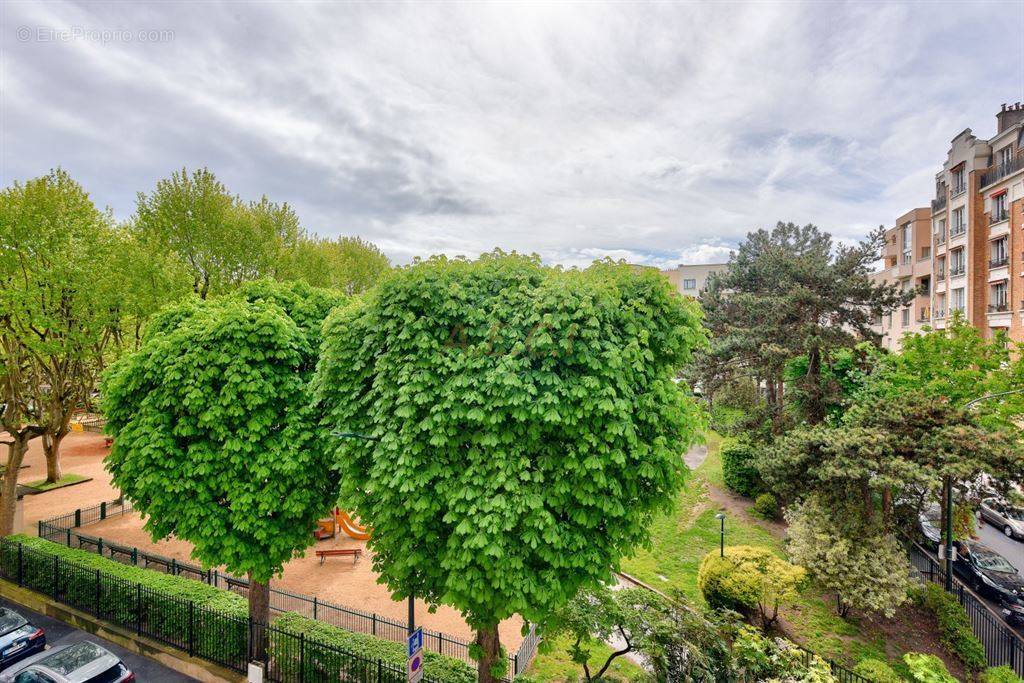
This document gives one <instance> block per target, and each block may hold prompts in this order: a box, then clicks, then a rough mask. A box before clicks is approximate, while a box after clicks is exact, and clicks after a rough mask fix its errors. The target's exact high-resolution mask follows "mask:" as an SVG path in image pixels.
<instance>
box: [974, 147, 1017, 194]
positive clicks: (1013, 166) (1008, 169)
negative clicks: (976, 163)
mask: <svg viewBox="0 0 1024 683" xmlns="http://www.w3.org/2000/svg"><path fill="white" fill-rule="evenodd" d="M1021 168H1024V155H1022V154H1020V153H1018V154H1015V155H1014V156H1013V157H1011V158H1010V160H1009V161H1006V162H1003V163H1001V164H993V165H991V166H989V167H988V168H986V169H985V170H984V171H982V173H981V185H980V187H985V186H986V185H991V184H992V183H994V182H997V181H999V180H1001V179H1003V178H1005V177H1006V176H1008V175H1010V174H1012V173H1016V172H1017V171H1019V170H1020V169H1021Z"/></svg>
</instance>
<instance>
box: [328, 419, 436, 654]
mask: <svg viewBox="0 0 1024 683" xmlns="http://www.w3.org/2000/svg"><path fill="white" fill-rule="evenodd" d="M331 436H333V437H335V438H336V439H362V440H363V441H380V437H379V436H367V435H366V434H358V433H356V432H331ZM415 630H416V597H415V596H414V595H413V594H412V593H409V627H408V629H406V631H407V633H408V635H410V636H411V635H412V632H413V631H415Z"/></svg>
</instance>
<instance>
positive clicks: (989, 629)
mask: <svg viewBox="0 0 1024 683" xmlns="http://www.w3.org/2000/svg"><path fill="white" fill-rule="evenodd" d="M910 562H911V564H912V565H913V566H914V568H915V569H917V571H918V572H919V573H920V574H921V577H922V578H923V579H926V580H927V581H931V582H933V583H937V584H939V585H940V586H941V585H945V581H946V573H945V568H944V567H943V566H942V565H941V564H940V563H939V561H938V560H937V559H936V558H935V557H933V556H932V554H931V553H929V552H928V551H926V550H925V549H924V548H922V547H921V546H920V545H918V544H917V543H914V544H913V545H912V546H911V548H910ZM953 595H954V596H955V597H956V599H957V600H958V601H959V602H960V604H961V605H963V608H964V610H965V611H966V612H967V616H968V618H969V619H970V620H971V629H972V630H973V631H974V635H975V636H976V637H977V638H978V640H980V641H981V644H982V645H984V646H985V655H986V657H987V658H988V664H989V666H1004V665H1005V666H1009V667H1010V668H1011V669H1013V670H1014V672H1016V674H1017V675H1018V676H1020V677H1022V678H1024V638H1022V637H1021V636H1020V635H1018V634H1016V633H1014V631H1013V629H1011V628H1010V627H1009V626H1008V625H1007V624H1005V623H1004V622H1003V621H1002V620H1001V619H1000V618H999V617H998V616H997V615H996V614H994V613H993V611H992V610H991V609H990V608H989V607H988V605H986V604H985V603H984V602H983V601H982V600H981V599H980V598H978V597H977V596H976V595H975V594H974V593H973V592H972V591H970V590H969V589H967V588H966V587H965V586H964V584H963V583H961V582H960V581H959V580H958V579H957V578H956V576H954V577H953Z"/></svg>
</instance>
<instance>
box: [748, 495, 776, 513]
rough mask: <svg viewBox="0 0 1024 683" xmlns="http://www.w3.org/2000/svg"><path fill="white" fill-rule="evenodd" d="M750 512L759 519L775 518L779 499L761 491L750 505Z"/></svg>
mask: <svg viewBox="0 0 1024 683" xmlns="http://www.w3.org/2000/svg"><path fill="white" fill-rule="evenodd" d="M750 513H751V514H752V515H754V516H755V517H760V518H761V519H772V520H776V519H778V518H779V501H777V500H776V499H775V496H773V495H772V494H770V493H762V494H761V495H759V496H758V497H757V498H756V499H755V500H754V504H753V505H751V506H750Z"/></svg>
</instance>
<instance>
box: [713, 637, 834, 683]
mask: <svg viewBox="0 0 1024 683" xmlns="http://www.w3.org/2000/svg"><path fill="white" fill-rule="evenodd" d="M732 655H733V668H734V671H735V673H736V674H737V676H738V677H739V679H740V680H751V681H775V682H778V683H797V682H799V683H836V679H835V677H834V676H833V675H832V671H831V668H830V667H829V665H828V662H826V661H825V660H823V659H822V658H821V657H818V656H817V655H812V656H810V657H809V661H805V659H807V653H805V652H804V651H803V650H801V649H800V648H798V647H797V646H796V645H794V644H793V643H791V642H789V641H787V640H785V639H783V638H768V637H766V636H764V635H762V634H761V633H759V632H758V631H757V630H755V629H753V628H751V627H749V626H743V627H741V628H740V631H739V633H738V634H737V636H736V639H735V640H734V641H733V645H732Z"/></svg>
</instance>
